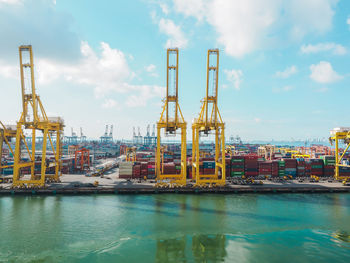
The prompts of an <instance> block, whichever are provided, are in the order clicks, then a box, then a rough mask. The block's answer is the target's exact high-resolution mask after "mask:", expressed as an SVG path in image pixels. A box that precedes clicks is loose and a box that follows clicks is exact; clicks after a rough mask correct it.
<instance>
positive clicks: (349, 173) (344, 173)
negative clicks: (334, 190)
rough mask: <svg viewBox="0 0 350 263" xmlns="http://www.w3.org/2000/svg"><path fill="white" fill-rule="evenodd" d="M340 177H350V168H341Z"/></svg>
mask: <svg viewBox="0 0 350 263" xmlns="http://www.w3.org/2000/svg"><path fill="white" fill-rule="evenodd" d="M339 176H341V177H350V167H344V166H340V167H339Z"/></svg>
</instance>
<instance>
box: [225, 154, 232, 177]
mask: <svg viewBox="0 0 350 263" xmlns="http://www.w3.org/2000/svg"><path fill="white" fill-rule="evenodd" d="M225 165H226V166H225V176H226V178H228V177H230V174H231V159H230V158H226V159H225Z"/></svg>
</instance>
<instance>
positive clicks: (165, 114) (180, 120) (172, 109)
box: [156, 48, 187, 186]
mask: <svg viewBox="0 0 350 263" xmlns="http://www.w3.org/2000/svg"><path fill="white" fill-rule="evenodd" d="M178 69H179V50H178V49H177V48H173V49H168V50H167V85H166V87H167V88H166V97H165V101H164V106H163V110H162V113H161V116H160V119H159V121H158V122H157V150H156V176H157V186H163V185H164V186H185V185H186V154H187V152H186V127H187V124H186V122H185V119H184V117H183V115H182V112H181V109H180V105H179V101H178ZM162 129H164V131H165V136H175V135H176V131H177V130H179V129H180V130H181V172H180V174H164V173H163V164H162V161H161V159H162V158H161V130H162ZM161 166H162V167H161Z"/></svg>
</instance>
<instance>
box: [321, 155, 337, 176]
mask: <svg viewBox="0 0 350 263" xmlns="http://www.w3.org/2000/svg"><path fill="white" fill-rule="evenodd" d="M321 158H322V159H323V162H324V168H323V174H324V176H326V177H331V176H334V169H335V156H333V155H324V156H322V157H321Z"/></svg>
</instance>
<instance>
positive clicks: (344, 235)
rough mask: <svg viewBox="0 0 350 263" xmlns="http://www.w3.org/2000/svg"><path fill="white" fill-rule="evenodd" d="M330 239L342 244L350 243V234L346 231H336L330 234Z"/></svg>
mask: <svg viewBox="0 0 350 263" xmlns="http://www.w3.org/2000/svg"><path fill="white" fill-rule="evenodd" d="M332 237H334V238H336V239H337V240H340V241H342V242H346V243H350V234H349V233H348V232H346V231H337V232H335V233H333V234H332Z"/></svg>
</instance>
